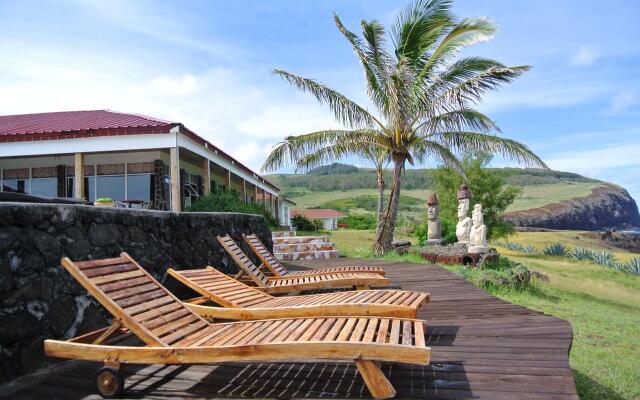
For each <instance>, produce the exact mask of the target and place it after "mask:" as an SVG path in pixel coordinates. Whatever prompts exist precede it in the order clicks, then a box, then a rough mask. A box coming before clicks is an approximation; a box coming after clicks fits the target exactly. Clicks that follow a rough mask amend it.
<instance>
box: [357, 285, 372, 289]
mask: <svg viewBox="0 0 640 400" xmlns="http://www.w3.org/2000/svg"><path fill="white" fill-rule="evenodd" d="M356 289H357V290H369V289H370V287H369V285H356Z"/></svg>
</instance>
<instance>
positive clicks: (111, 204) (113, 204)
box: [93, 202, 115, 207]
mask: <svg viewBox="0 0 640 400" xmlns="http://www.w3.org/2000/svg"><path fill="white" fill-rule="evenodd" d="M93 205H94V206H96V207H114V206H115V203H113V202H110V203H93Z"/></svg>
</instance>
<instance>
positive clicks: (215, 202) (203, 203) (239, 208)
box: [187, 190, 280, 227]
mask: <svg viewBox="0 0 640 400" xmlns="http://www.w3.org/2000/svg"><path fill="white" fill-rule="evenodd" d="M187 211H191V212H237V213H244V214H257V215H262V216H263V217H264V218H265V220H266V221H267V224H269V226H271V227H277V226H279V225H280V224H279V223H278V220H276V218H275V217H274V216H273V215H272V214H271V212H269V211H268V210H265V209H264V208H263V207H262V206H260V205H258V204H247V203H245V202H244V201H242V199H241V198H240V196H239V195H238V193H237V192H235V191H226V192H223V191H222V190H214V191H212V192H211V194H208V195H206V196H201V197H199V198H198V199H197V200H195V201H194V202H193V203H192V204H191V207H189V208H188V209H187Z"/></svg>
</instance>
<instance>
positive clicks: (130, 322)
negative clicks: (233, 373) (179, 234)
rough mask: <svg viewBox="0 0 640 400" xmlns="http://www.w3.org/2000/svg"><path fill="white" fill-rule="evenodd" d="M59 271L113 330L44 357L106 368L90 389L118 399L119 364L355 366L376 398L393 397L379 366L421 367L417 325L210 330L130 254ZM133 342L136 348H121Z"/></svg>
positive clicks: (274, 324) (425, 356)
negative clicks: (327, 362)
mask: <svg viewBox="0 0 640 400" xmlns="http://www.w3.org/2000/svg"><path fill="white" fill-rule="evenodd" d="M62 265H64V267H65V268H66V269H67V271H69V272H70V273H71V275H73V277H74V278H75V279H76V280H77V281H78V282H79V283H80V284H81V285H82V286H84V288H85V289H87V291H89V293H91V295H93V297H95V299H96V300H98V301H99V302H100V304H102V305H103V306H104V308H105V309H107V311H109V312H110V313H111V314H112V315H113V322H112V324H111V326H109V327H107V328H103V329H100V330H97V331H95V332H91V333H88V334H85V335H82V336H79V337H76V338H74V339H71V340H68V341H61V340H50V339H48V340H45V343H44V348H45V353H46V354H47V355H48V356H52V357H60V358H68V359H81V360H89V361H98V362H104V367H103V368H101V369H100V370H99V371H98V373H97V374H96V384H97V387H98V390H99V391H100V393H101V394H102V395H104V396H106V397H115V396H117V395H119V394H120V392H121V391H122V388H123V385H124V379H123V377H122V371H121V368H122V366H123V365H125V364H207V363H217V362H229V361H240V362H242V361H267V360H269V361H277V360H291V359H304V360H318V359H333V360H353V361H354V362H355V364H356V366H357V368H358V371H359V372H360V374H361V375H362V377H363V378H364V382H365V384H366V385H367V387H368V388H369V391H370V392H371V394H372V395H373V397H375V398H390V397H393V396H394V395H395V390H394V388H393V386H392V385H391V383H390V382H389V381H388V380H387V378H386V377H385V376H384V374H383V373H382V371H381V370H380V368H379V366H378V364H377V362H378V361H385V362H402V363H410V364H427V363H428V362H429V355H430V349H429V348H428V347H426V346H425V337H424V326H423V324H422V321H420V320H413V319H399V318H378V317H326V318H287V319H270V320H258V321H242V322H231V323H218V324H211V323H209V322H207V321H206V320H205V319H203V318H202V317H200V316H199V315H197V314H196V313H194V312H193V311H191V310H190V309H189V308H188V307H187V306H185V305H184V303H182V302H180V301H179V300H178V299H177V298H176V297H175V296H173V295H172V294H171V293H170V292H169V291H168V290H166V289H165V288H164V287H163V286H162V285H161V284H160V283H158V281H156V280H155V279H154V278H153V277H152V276H151V275H149V274H148V273H147V272H146V271H145V270H144V269H143V268H141V267H140V266H139V265H138V264H137V263H136V262H135V261H134V260H133V259H132V258H131V257H129V255H128V254H126V253H122V254H121V255H120V257H117V258H110V259H105V260H94V261H84V262H75V263H74V262H73V261H71V260H70V259H68V258H63V259H62ZM125 336H128V337H129V339H133V337H137V338H138V339H139V340H140V341H141V342H142V344H141V345H139V346H134V345H131V344H129V345H123V344H122V342H121V339H122V337H125Z"/></svg>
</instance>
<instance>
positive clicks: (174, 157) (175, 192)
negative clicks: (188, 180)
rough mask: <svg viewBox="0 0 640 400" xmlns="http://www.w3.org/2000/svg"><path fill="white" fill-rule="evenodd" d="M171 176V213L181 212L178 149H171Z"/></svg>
mask: <svg viewBox="0 0 640 400" xmlns="http://www.w3.org/2000/svg"><path fill="white" fill-rule="evenodd" d="M169 175H170V176H171V211H181V210H182V199H181V198H180V153H179V150H178V148H177V147H172V148H171V149H169Z"/></svg>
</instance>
